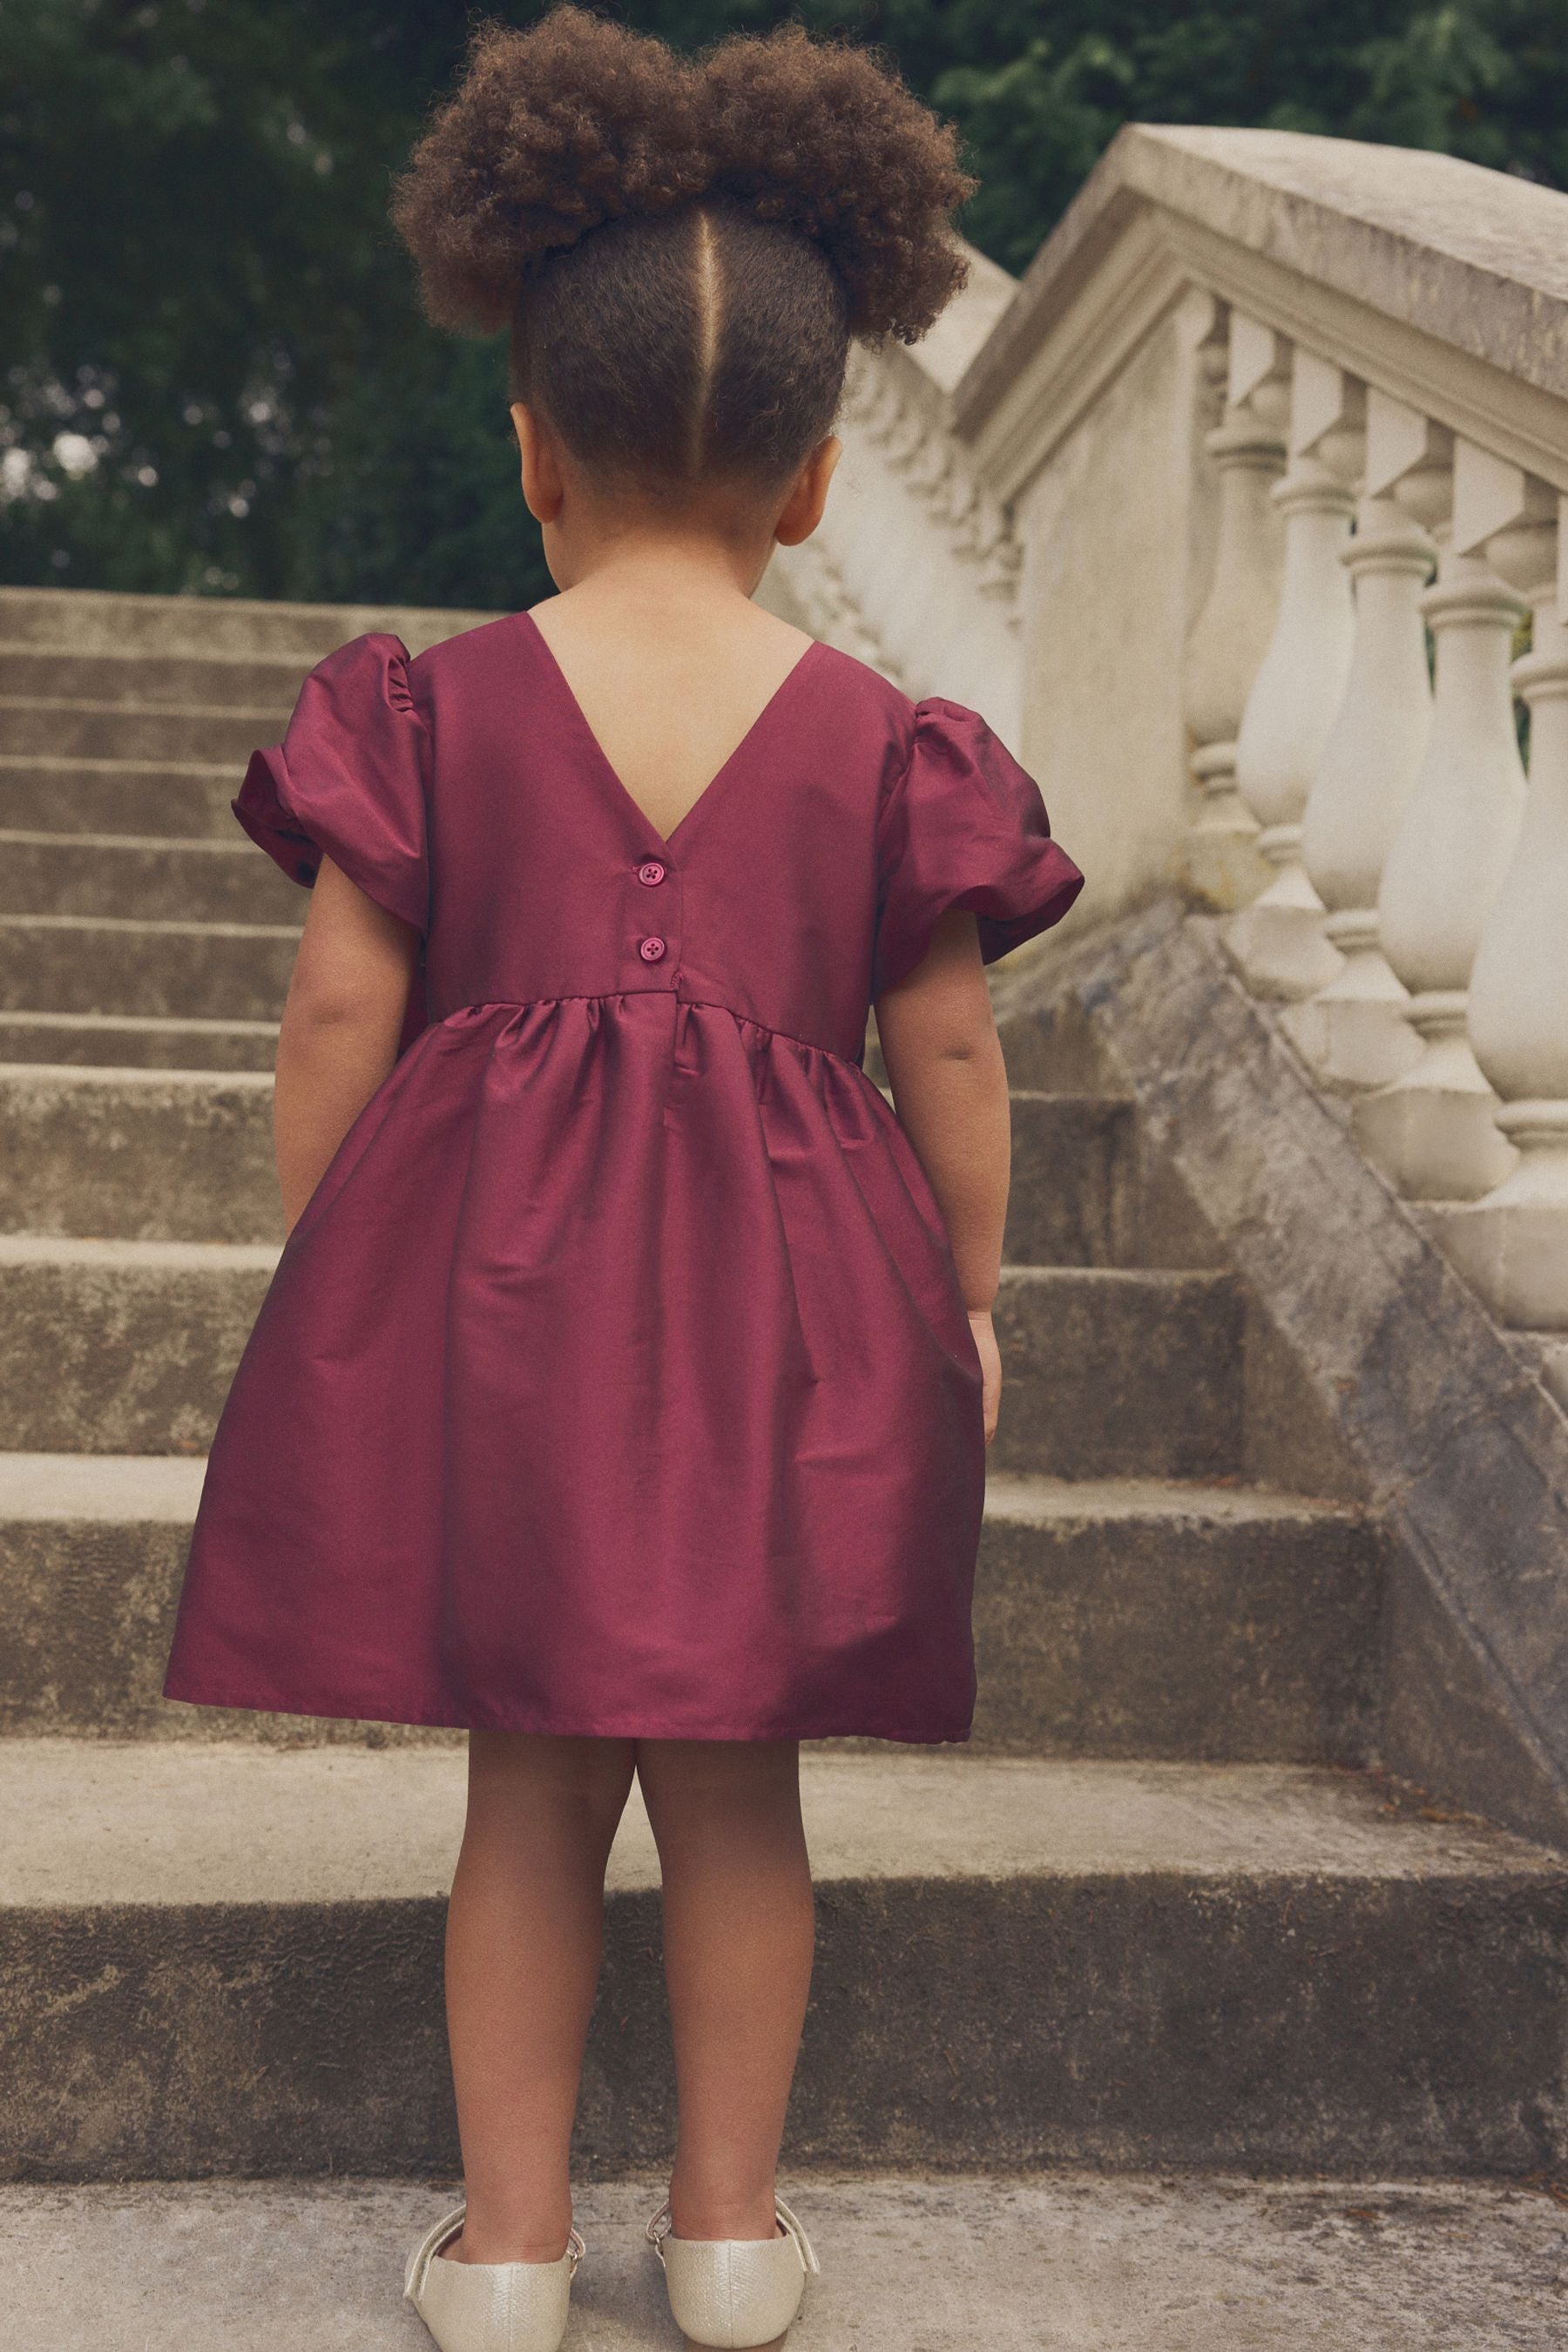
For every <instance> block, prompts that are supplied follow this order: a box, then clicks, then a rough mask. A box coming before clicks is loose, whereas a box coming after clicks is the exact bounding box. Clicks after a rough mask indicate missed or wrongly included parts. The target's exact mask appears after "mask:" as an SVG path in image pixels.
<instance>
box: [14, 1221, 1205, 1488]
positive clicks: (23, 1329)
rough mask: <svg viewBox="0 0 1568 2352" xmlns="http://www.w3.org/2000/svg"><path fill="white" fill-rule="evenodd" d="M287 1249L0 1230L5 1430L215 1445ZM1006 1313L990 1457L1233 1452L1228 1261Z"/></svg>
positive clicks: (1029, 1467) (1081, 1460)
mask: <svg viewBox="0 0 1568 2352" xmlns="http://www.w3.org/2000/svg"><path fill="white" fill-rule="evenodd" d="M276 1256H277V1252H276V1250H275V1249H274V1248H272V1247H271V1246H269V1245H259V1244H258V1245H247V1244H243V1243H237V1242H233V1243H217V1242H178V1241H121V1240H116V1239H113V1238H111V1237H102V1236H93V1237H92V1238H91V1239H89V1240H84V1241H70V1240H65V1239H58V1238H52V1237H37V1236H31V1235H25V1234H23V1235H18V1234H13V1235H10V1236H5V1235H0V1428H4V1429H5V1431H6V1433H7V1439H8V1442H9V1444H11V1445H12V1446H14V1447H16V1449H18V1450H19V1451H24V1452H44V1453H55V1452H68V1451H72V1450H75V1449H77V1448H80V1449H81V1450H82V1451H83V1452H87V1453H94V1454H163V1453H167V1452H170V1451H178V1452H181V1453H188V1452H190V1451H192V1450H193V1449H194V1450H197V1451H199V1450H201V1449H202V1448H203V1447H205V1444H207V1442H208V1439H209V1438H210V1435H211V1433H212V1429H213V1427H214V1425H215V1423H216V1417H217V1413H218V1411H219V1409H220V1407H221V1405H222V1402H223V1398H224V1395H225V1393H226V1390H227V1386H228V1382H229V1381H230V1380H231V1379H232V1378H233V1373H234V1367H235V1365H236V1364H237V1362H238V1360H239V1349H240V1346H241V1345H242V1344H243V1340H244V1338H245V1333H246V1329H247V1328H248V1320H249V1318H253V1317H254V1314H255V1312H256V1309H257V1308H258V1307H259V1305H260V1300H261V1295H262V1293H263V1291H264V1290H265V1288H266V1282H267V1277H268V1274H269V1271H270V1268H271V1266H272V1265H273V1264H274V1263H275V1262H276ZM247 1301H248V1302H249V1315H248V1317H247V1312H246V1307H247ZM997 1320H998V1330H999V1332H1000V1334H1001V1338H1002V1346H1003V1350H1004V1360H1005V1362H1006V1364H1007V1366H1008V1370H1009V1379H1008V1384H1007V1389H1006V1391H1005V1393H1004V1399H1003V1426H1002V1430H1001V1432H999V1433H998V1436H997V1439H996V1442H995V1444H994V1446H993V1448H992V1455H993V1462H992V1465H991V1466H993V1467H994V1469H996V1470H1026V1471H1045V1472H1047V1473H1048V1474H1049V1475H1052V1476H1055V1477H1060V1478H1079V1477H1085V1478H1094V1477H1107V1476H1130V1477H1136V1476H1149V1477H1176V1478H1194V1477H1195V1478H1203V1477H1214V1476H1216V1475H1226V1474H1229V1473H1231V1472H1234V1471H1235V1469H1236V1468H1237V1464H1238V1461H1239V1456H1240V1451H1241V1434H1240V1427H1241V1381H1240V1340H1239V1326H1240V1300H1239V1294H1238V1293H1237V1290H1236V1287H1235V1286H1234V1285H1233V1284H1232V1283H1231V1282H1230V1280H1229V1278H1228V1277H1227V1276H1212V1275H1192V1276H1187V1275H1161V1274H1142V1273H1141V1274H1117V1273H1113V1272H1108V1271H1102V1270H1094V1271H1089V1272H1079V1271H1075V1270H1072V1269H1059V1268H1033V1267H1017V1266H1014V1267H1009V1268H1007V1269H1005V1273H1004V1277H1003V1286H1002V1294H1001V1298H1000V1300H999V1304H998V1318H997ZM7 1412H9V1415H10V1418H7V1417H6V1415H7Z"/></svg>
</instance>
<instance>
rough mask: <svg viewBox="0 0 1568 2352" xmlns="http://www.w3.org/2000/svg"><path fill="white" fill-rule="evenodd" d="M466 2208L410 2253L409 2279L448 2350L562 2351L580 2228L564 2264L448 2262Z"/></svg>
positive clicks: (417, 2304)
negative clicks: (442, 2257) (441, 2256)
mask: <svg viewBox="0 0 1568 2352" xmlns="http://www.w3.org/2000/svg"><path fill="white" fill-rule="evenodd" d="M466 2210H467V2208H466V2207H465V2206H462V2205H459V2206H458V2209H457V2210H456V2212H453V2213H448V2214H447V2216H446V2218H445V2220H444V2221H437V2223H436V2225H435V2227H434V2229H432V2230H431V2231H428V2232H427V2233H426V2236H425V2237H423V2238H421V2240H420V2241H419V2243H418V2244H417V2245H416V2247H415V2249H414V2252H412V2253H411V2254H410V2255H409V2257H408V2271H407V2274H406V2276H405V2279H404V2282H403V2293H404V2295H405V2299H406V2301H408V2302H409V2303H411V2304H412V2305H414V2308H415V2310H416V2312H417V2313H418V2314H419V2316H420V2318H421V2319H422V2320H423V2321H424V2322H425V2325H426V2327H427V2328H428V2329H429V2330H430V2333H431V2335H432V2336H434V2337H435V2338H436V2341H437V2344H438V2345H439V2346H440V2347H441V2352H558V2347H559V2346H560V2342H561V2338H562V2337H563V2336H564V2335H565V2333H566V2319H567V2313H568V2309H569V2306H570V2303H571V2295H572V2275H573V2273H574V2271H575V2270H576V2267H577V2265H578V2263H580V2262H581V2261H582V2259H583V2255H584V2251H585V2249H584V2244H583V2241H582V2239H581V2238H580V2237H579V2236H578V2235H577V2232H576V2231H575V2230H574V2231H572V2233H571V2236H570V2237H569V2238H568V2239H567V2241H566V2252H564V2253H563V2255H562V2257H561V2259H560V2261H559V2262H558V2263H442V2262H437V2259H436V2257H437V2254H438V2253H439V2252H440V2251H441V2249H442V2247H443V2246H449V2245H450V2244H451V2242H452V2240H453V2239H454V2238H455V2237H456V2236H457V2235H458V2231H460V2230H461V2228H462V2226H463V2217H464V2214H465V2212H466Z"/></svg>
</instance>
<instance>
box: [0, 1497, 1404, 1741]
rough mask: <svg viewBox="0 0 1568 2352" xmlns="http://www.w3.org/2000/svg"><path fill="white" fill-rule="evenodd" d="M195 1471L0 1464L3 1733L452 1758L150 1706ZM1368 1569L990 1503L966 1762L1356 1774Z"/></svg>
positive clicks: (1151, 1524)
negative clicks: (1074, 1761) (1034, 1759)
mask: <svg viewBox="0 0 1568 2352" xmlns="http://www.w3.org/2000/svg"><path fill="white" fill-rule="evenodd" d="M204 1468H205V1465H204V1463H203V1462H202V1461H200V1460H198V1459H188V1458H182V1457H179V1456H175V1455H166V1456H165V1455H156V1454H152V1455H150V1454H123V1455H117V1454H96V1455H94V1454H0V1621H3V1622H5V1625H6V1626H7V1628H8V1640H7V1643H6V1644H5V1647H4V1649H0V1724H3V1725H4V1727H5V1730H7V1731H9V1732H11V1733H14V1734H26V1735H27V1736H29V1737H37V1736H38V1735H49V1734H58V1733H68V1734H73V1735H82V1736H93V1735H99V1734H104V1735H109V1736H111V1737H114V1738H138V1739H184V1738H192V1739H196V1738H202V1739H205V1738H212V1739H227V1740H261V1741H264V1742H270V1743H273V1744H280V1743H289V1742H298V1741H299V1740H300V1739H301V1738H310V1739H335V1740H341V1741H345V1742H347V1743H349V1744H351V1745H363V1744H365V1743H366V1742H367V1741H371V1742H374V1743H375V1744H378V1745H383V1744H385V1743H386V1742H387V1741H389V1740H394V1741H401V1742H407V1741H414V1742H416V1743H417V1742H421V1741H425V1742H428V1741H430V1740H432V1739H434V1740H437V1742H443V1741H444V1742H447V1743H449V1742H450V1741H451V1740H452V1739H454V1738H458V1737H460V1735H459V1734H455V1733H445V1732H442V1733H427V1732H421V1731H419V1730H417V1729H411V1728H409V1727H404V1726H367V1725H364V1724H360V1723H350V1722H343V1723H324V1722H321V1721H320V1720H317V1719H311V1720H304V1719H302V1718H300V1717H294V1716H266V1715H260V1714H253V1713H251V1712H249V1711H248V1710H247V1709H244V1708H197V1707H191V1706H174V1705H171V1704H169V1703H167V1702H165V1701H164V1700H163V1698H162V1697H161V1696H159V1692H160V1685H161V1684H162V1681H163V1667H164V1663H165V1661H166V1659H167V1656H168V1651H169V1643H170V1639H171V1636H172V1633H173V1627H174V1603H175V1601H176V1599H177V1597H178V1593H179V1586H180V1579H181V1576H182V1574H183V1573H184V1560H185V1553H186V1549H187V1547H188V1542H189V1537H190V1529H191V1523H192V1520H193V1518H194V1517H195V1508H196V1502H197V1498H198V1496H199V1494H200V1490H201V1482H202V1475H203V1472H204ZM1381 1582H1382V1579H1381V1562H1380V1559H1379V1556H1378V1551H1377V1547H1376V1544H1375V1542H1374V1540H1373V1537H1372V1535H1371V1532H1370V1530H1369V1529H1368V1528H1367V1527H1366V1526H1365V1525H1364V1524H1363V1521H1362V1520H1361V1519H1360V1518H1359V1517H1357V1515H1356V1514H1355V1513H1354V1512H1352V1511H1349V1510H1345V1509H1342V1508H1340V1507H1335V1506H1332V1505H1324V1504H1316V1503H1312V1502H1310V1501H1306V1500H1304V1499H1303V1498H1301V1497H1300V1496H1289V1495H1279V1494H1274V1493H1270V1492H1268V1491H1266V1490H1262V1489H1257V1488H1248V1487H1225V1486H1215V1487H1200V1486H1186V1485H1184V1484H1180V1483H1176V1482H1169V1483H1163V1482H1159V1481H1154V1480H1127V1481H1123V1482H1116V1483H1107V1484H1089V1485H1085V1486H1064V1485H1062V1484H1061V1483H1060V1482H1058V1481H1056V1480H1053V1479H1047V1478H1013V1477H1007V1476H998V1477H996V1478H994V1479H993V1480H992V1481H991V1482H990V1485H989V1487H988V1489H987V1496H986V1517H985V1525H984V1531H983V1534H982V1538H981V1549H980V1569H979V1575H978V1577H977V1580H976V1586H975V1602H974V1635H975V1649H976V1654H977V1664H978V1668H979V1681H980V1702H979V1706H978V1708H977V1711H976V1715H975V1721H974V1733H973V1747H974V1748H975V1750H976V1751H985V1752H990V1753H1013V1754H1019V1755H1026V1754H1030V1755H1056V1756H1093V1755H1100V1756H1108V1757H1123V1758H1128V1759H1135V1758H1169V1759H1176V1760H1180V1759H1194V1760H1197V1759H1205V1760H1209V1761H1232V1760H1234V1761H1246V1762H1267V1761H1278V1762H1300V1763H1327V1762H1347V1763H1348V1762H1354V1761H1358V1760H1360V1759H1361V1758H1362V1757H1363V1756H1364V1755H1365V1753H1366V1752H1367V1747H1368V1743H1369V1740H1370V1737H1371V1731H1372V1719H1373V1702H1374V1696H1375V1693H1374V1689H1373V1661H1374V1658H1375V1644H1374V1635H1375V1630H1376V1623H1377V1612H1378V1603H1379V1598H1380V1591H1381Z"/></svg>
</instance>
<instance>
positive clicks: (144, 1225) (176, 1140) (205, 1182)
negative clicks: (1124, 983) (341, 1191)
mask: <svg viewBox="0 0 1568 2352" xmlns="http://www.w3.org/2000/svg"><path fill="white" fill-rule="evenodd" d="M4 856H5V847H4V841H3V839H0V866H3V865H4ZM279 883H280V885H281V887H283V888H285V889H287V888H288V887H289V885H288V884H287V883H286V882H284V881H283V877H281V876H279ZM78 1017H79V1018H80V1017H82V1016H78ZM267 1034H268V1066H267V1069H266V1071H265V1072H264V1073H259V1074H257V1073H246V1074H244V1075H233V1076H228V1075H222V1074H219V1073H216V1072H215V1073H212V1074H210V1075H208V1074H205V1073H203V1072H201V1071H200V1070H199V1069H189V1068H184V1067H181V1066H179V1065H178V1063H177V1061H176V1062H175V1063H174V1064H173V1065H172V1066H169V1067H167V1068H164V1069H146V1070H123V1069H116V1068H113V1067H110V1066H96V1067H88V1068H82V1067H78V1066H72V1065H71V1064H69V1063H66V1064H62V1065H61V1066H57V1067H54V1068H47V1067H40V1066H37V1060H36V1059H32V1058H29V1059H27V1060H25V1061H21V1062H18V1063H15V1064H13V1065H11V1066H5V1065H0V1122H3V1123H4V1126H5V1131H6V1132H7V1133H8V1134H9V1135H10V1136H12V1137H13V1138H14V1139H15V1143H16V1148H15V1149H14V1150H12V1151H10V1152H8V1153H7V1154H6V1155H5V1158H4V1159H3V1160H0V1232H6V1233H36V1234H103V1235H119V1236H121V1237H122V1238H124V1239H126V1240H129V1241H136V1240H141V1241H270V1240H275V1239H280V1238H281V1226H280V1223H279V1203H278V1184H277V1178H276V1175H275V1173H274V1165H273V1152H272V1108H271V1090H270V1062H271V1054H272V1049H273V1044H274V1040H273V1033H272V1032H271V1031H270V1030H268V1033H267ZM3 1042H4V1023H3V1021H0V1044H3ZM171 1050H174V1041H171ZM83 1058H84V1059H85V1056H84V1057H83ZM104 1059H105V1060H106V1061H107V1059H108V1056H107V1055H106V1056H105V1057H104ZM1079 1108H1080V1106H1079V1105H1078V1104H1076V1103H1069V1105H1068V1111H1069V1113H1073V1114H1076V1113H1077V1111H1078V1110H1079ZM1081 1108H1084V1109H1085V1110H1086V1112H1087V1113H1088V1114H1089V1115H1088V1116H1086V1117H1084V1118H1078V1117H1076V1116H1068V1117H1067V1118H1061V1119H1059V1120H1058V1121H1056V1122H1055V1125H1056V1139H1055V1142H1054V1144H1053V1152H1052V1157H1053V1162H1054V1166H1055V1170H1056V1179H1055V1189H1056V1192H1057V1196H1058V1198H1059V1199H1060V1200H1062V1201H1063V1202H1067V1203H1068V1209H1067V1211H1066V1212H1065V1213H1064V1214H1063V1216H1062V1218H1061V1219H1060V1220H1059V1222H1058V1231H1057V1235H1056V1239H1057V1242H1058V1245H1059V1249H1060V1250H1061V1251H1063V1252H1065V1251H1066V1250H1067V1249H1068V1248H1070V1247H1072V1246H1075V1245H1077V1246H1082V1247H1083V1248H1085V1249H1091V1248H1094V1247H1095V1246H1097V1243H1098V1241H1099V1239H1100V1238H1102V1237H1104V1236H1105V1235H1106V1234H1108V1232H1109V1229H1110V1222H1111V1221H1110V1217H1109V1216H1108V1215H1107V1214H1106V1213H1105V1211H1104V1209H1103V1207H1102V1206H1101V1205H1100V1201H1099V1200H1097V1195H1102V1194H1103V1193H1104V1192H1105V1191H1106V1190H1107V1189H1108V1188H1109V1186H1110V1184H1111V1183H1112V1182H1113V1181H1114V1179H1113V1177H1112V1175H1111V1173H1110V1171H1109V1170H1108V1169H1107V1167H1106V1166H1105V1164H1104V1154H1103V1151H1102V1149H1101V1146H1102V1142H1103V1135H1104V1126H1105V1122H1103V1121H1102V1120H1100V1119H1099V1118H1097V1117H1096V1116H1094V1107H1093V1106H1092V1105H1088V1106H1082V1107H1081ZM1025 1143H1027V1138H1025ZM1027 1174H1028V1171H1027V1169H1026V1171H1025V1177H1026V1180H1027ZM171 1179H172V1180H173V1181H171ZM1018 1191H1019V1180H1018V1178H1017V1177H1015V1197H1017V1196H1018Z"/></svg>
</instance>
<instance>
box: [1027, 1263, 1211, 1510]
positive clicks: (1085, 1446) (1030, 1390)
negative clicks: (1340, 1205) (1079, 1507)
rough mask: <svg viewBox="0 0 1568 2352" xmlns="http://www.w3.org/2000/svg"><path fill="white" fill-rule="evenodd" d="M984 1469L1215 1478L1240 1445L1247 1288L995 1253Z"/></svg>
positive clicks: (1198, 1277) (1203, 1277)
mask: <svg viewBox="0 0 1568 2352" xmlns="http://www.w3.org/2000/svg"><path fill="white" fill-rule="evenodd" d="M995 1320H996V1336H997V1340H998V1343H999V1345H1000V1347H1001V1350H1002V1362H1003V1370H1004V1376H1005V1377H1004V1384H1003V1391H1002V1410H1001V1418H1000V1422H999V1424H998V1427H997V1432H996V1436H995V1439H994V1443H993V1445H992V1448H991V1455H992V1464H991V1466H992V1467H993V1468H994V1469H995V1470H1023V1471H1031V1472H1041V1471H1043V1472H1047V1473H1048V1474H1049V1475H1052V1476H1053V1477H1058V1478H1105V1477H1152V1478H1215V1477H1219V1476H1223V1475H1227V1474H1231V1473H1234V1472H1236V1471H1237V1469H1239V1467H1240V1465H1241V1458H1242V1407H1243V1393H1242V1386H1243V1384H1242V1364H1243V1346H1244V1337H1245V1300H1244V1297H1243V1295H1242V1292H1241V1289H1240V1286H1238V1284H1237V1282H1236V1280H1235V1278H1234V1277H1233V1276H1230V1275H1228V1274H1209V1273H1197V1274H1183V1273H1168V1272H1163V1271H1150V1270H1147V1269H1144V1268H1137V1269H1119V1268H1114V1267H1108V1266H1089V1267H1079V1266H1033V1265H1005V1266H1004V1267H1003V1269H1002V1280H1001V1286H1000V1288H999V1289H998V1292H997V1297H996V1308H995Z"/></svg>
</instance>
